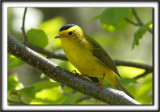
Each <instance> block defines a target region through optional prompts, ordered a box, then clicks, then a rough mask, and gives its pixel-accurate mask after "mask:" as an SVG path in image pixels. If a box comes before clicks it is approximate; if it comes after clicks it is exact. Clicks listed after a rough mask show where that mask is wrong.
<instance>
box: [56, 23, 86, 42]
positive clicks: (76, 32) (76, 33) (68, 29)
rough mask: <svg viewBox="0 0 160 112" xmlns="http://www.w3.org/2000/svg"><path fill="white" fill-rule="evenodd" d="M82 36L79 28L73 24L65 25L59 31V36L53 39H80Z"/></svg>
mask: <svg viewBox="0 0 160 112" xmlns="http://www.w3.org/2000/svg"><path fill="white" fill-rule="evenodd" d="M83 36H84V33H83V30H82V29H81V27H79V26H78V25H75V24H66V25H64V26H62V27H61V28H60V30H59V34H58V35H57V36H56V37H55V38H60V39H62V38H64V39H65V38H67V39H81V38H82V37H83Z"/></svg>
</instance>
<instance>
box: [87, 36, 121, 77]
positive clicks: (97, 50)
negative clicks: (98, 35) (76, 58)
mask: <svg viewBox="0 0 160 112" xmlns="http://www.w3.org/2000/svg"><path fill="white" fill-rule="evenodd" d="M86 40H87V41H88V42H89V43H90V44H91V45H92V46H93V49H92V53H93V55H94V56H95V57H96V58H97V59H98V60H99V61H100V62H102V63H103V64H104V65H105V66H107V67H109V68H110V69H111V70H113V71H114V72H115V73H116V74H117V75H119V77H121V76H120V74H119V73H118V70H117V68H116V65H115V64H114V62H113V61H112V59H111V58H110V57H109V55H108V54H107V52H106V51H105V50H104V49H103V48H102V47H101V45H100V44H99V43H98V42H97V41H95V40H94V39H92V38H91V37H88V36H86Z"/></svg>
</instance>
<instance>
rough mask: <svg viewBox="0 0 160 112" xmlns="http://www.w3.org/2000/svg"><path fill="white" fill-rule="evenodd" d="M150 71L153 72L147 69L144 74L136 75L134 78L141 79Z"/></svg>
mask: <svg viewBox="0 0 160 112" xmlns="http://www.w3.org/2000/svg"><path fill="white" fill-rule="evenodd" d="M149 73H151V71H147V70H146V71H145V72H144V73H142V74H140V75H138V76H136V77H134V79H139V78H142V77H145V76H146V75H147V74H149Z"/></svg>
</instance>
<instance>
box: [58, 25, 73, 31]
mask: <svg viewBox="0 0 160 112" xmlns="http://www.w3.org/2000/svg"><path fill="white" fill-rule="evenodd" d="M73 26H75V24H66V25H64V26H62V27H61V28H60V30H59V31H63V30H67V29H68V28H71V27H73Z"/></svg>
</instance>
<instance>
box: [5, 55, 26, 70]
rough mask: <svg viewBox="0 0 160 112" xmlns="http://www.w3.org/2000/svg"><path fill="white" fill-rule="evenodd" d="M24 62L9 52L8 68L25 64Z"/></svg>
mask: <svg viewBox="0 0 160 112" xmlns="http://www.w3.org/2000/svg"><path fill="white" fill-rule="evenodd" d="M23 64H24V62H23V61H21V60H19V59H18V58H16V57H15V56H13V55H10V54H8V70H10V69H12V68H14V67H18V66H21V65H23Z"/></svg>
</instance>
